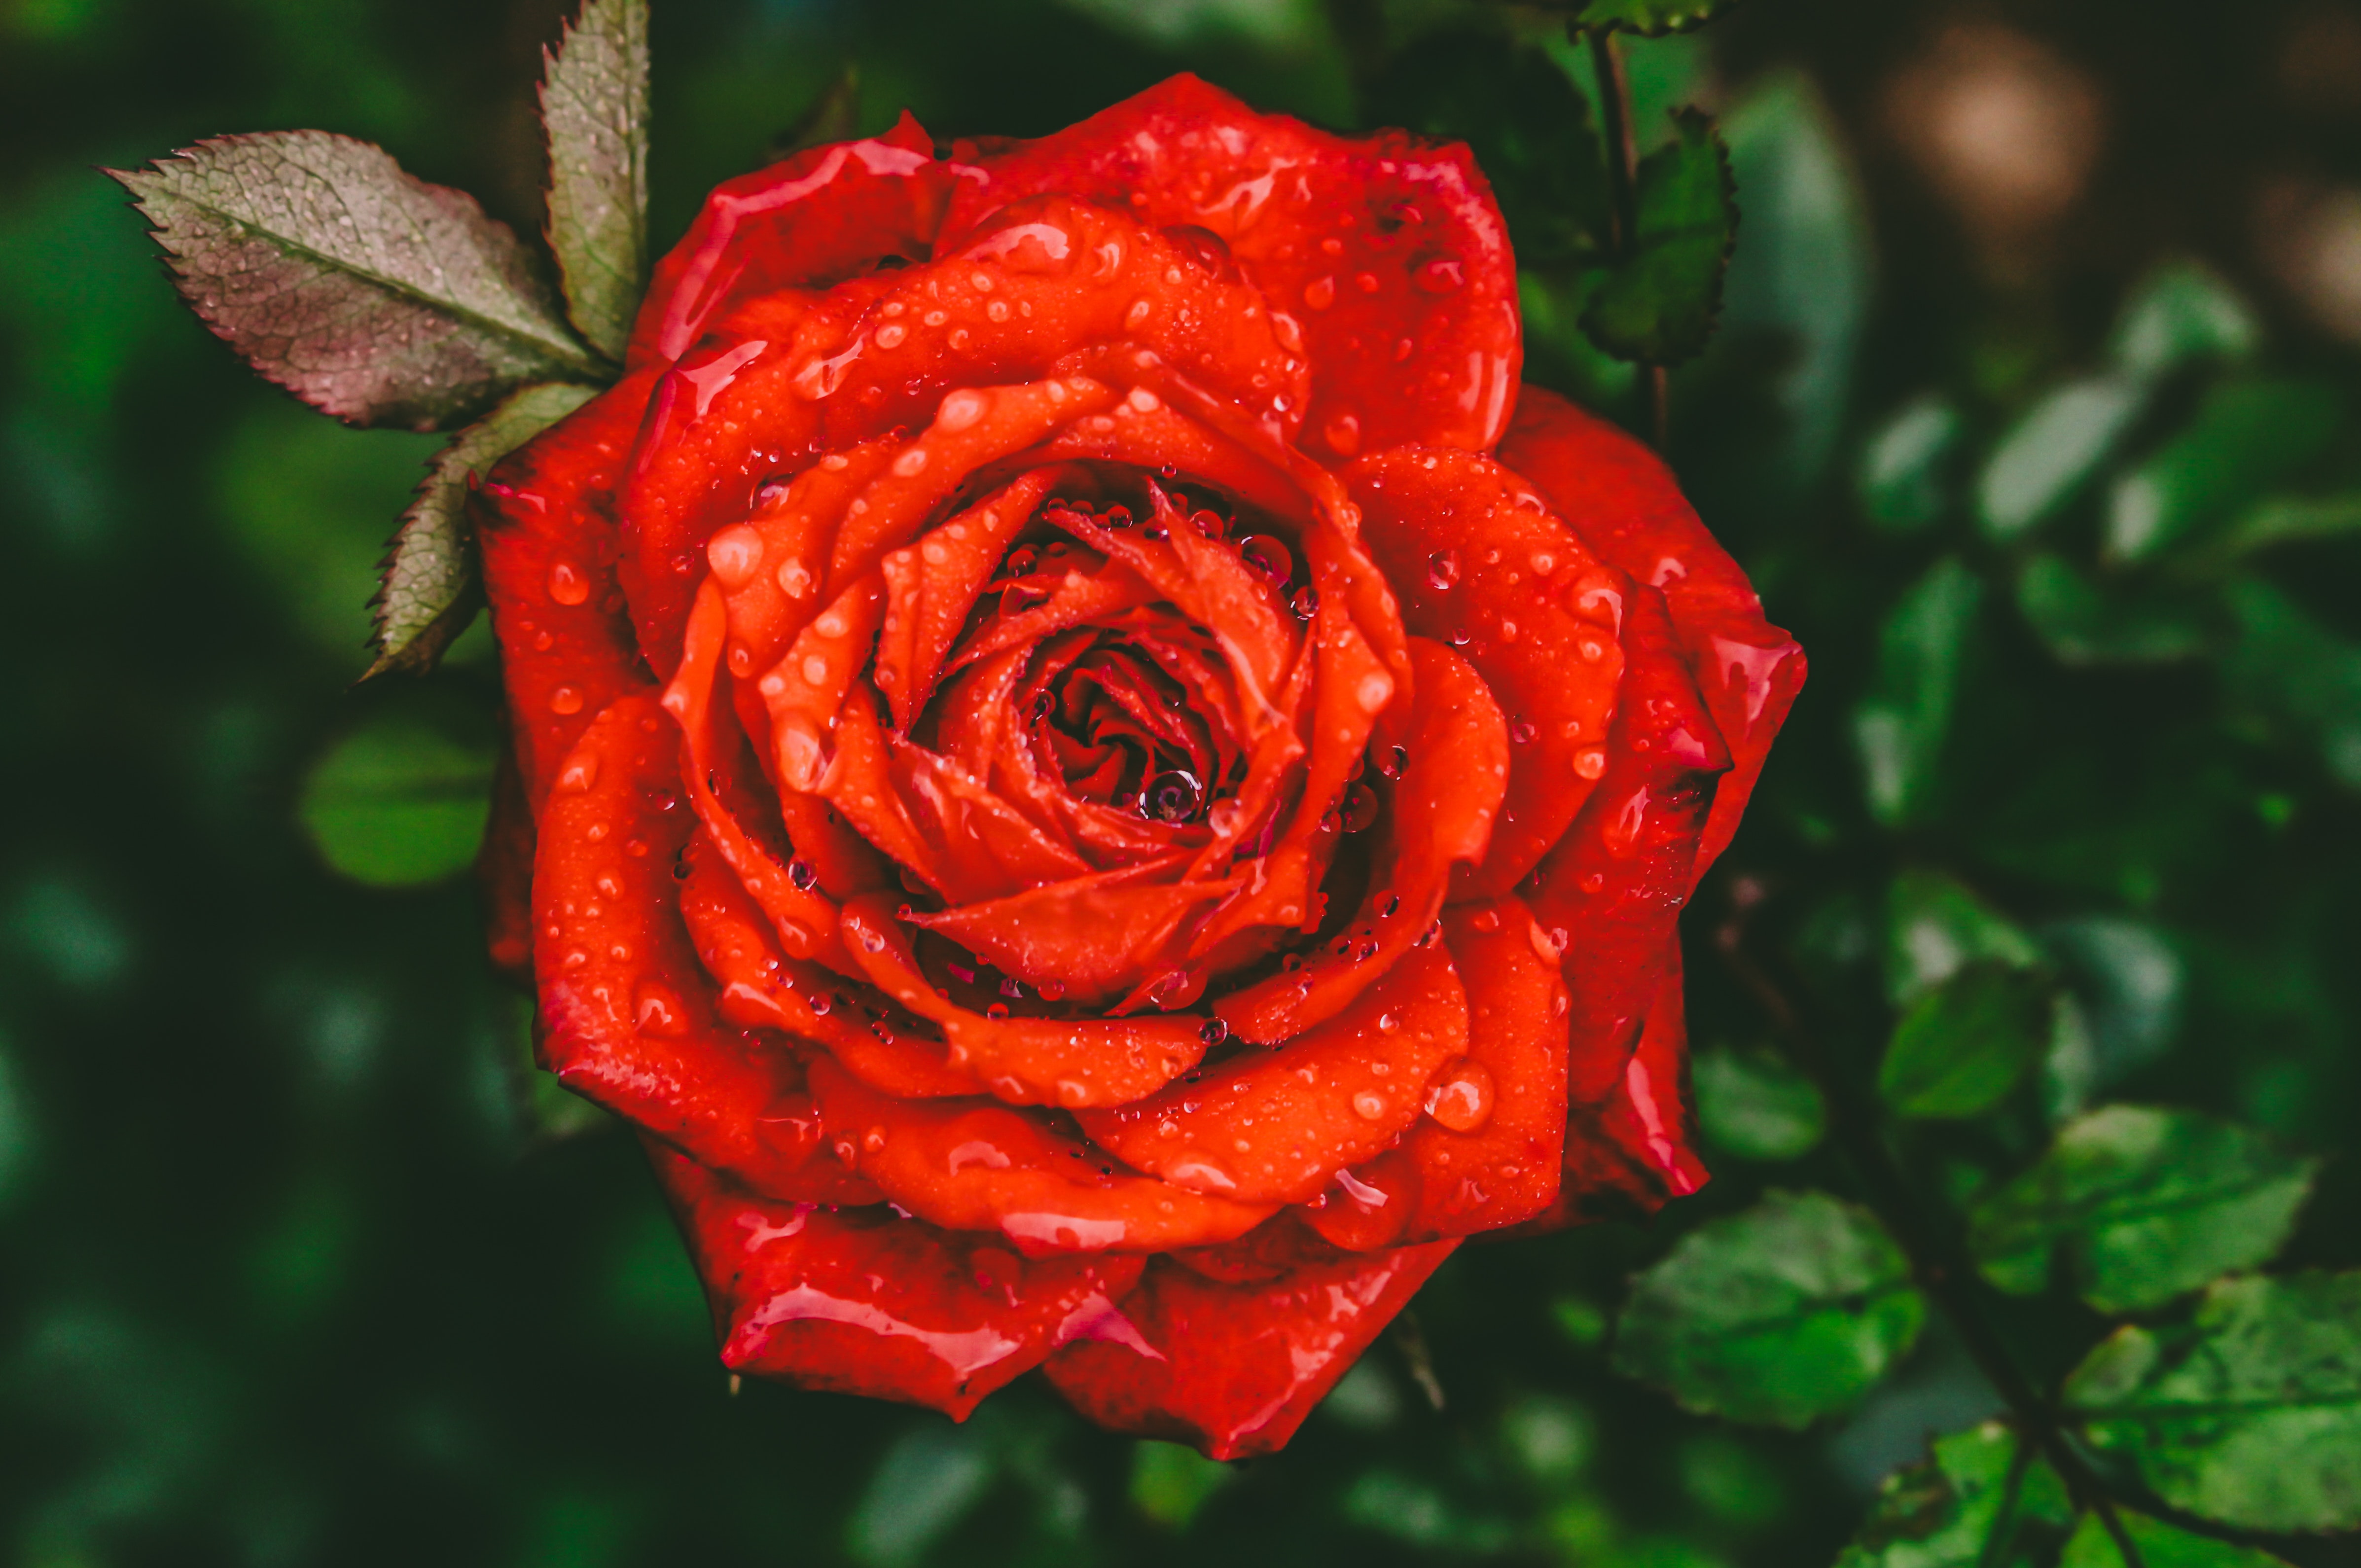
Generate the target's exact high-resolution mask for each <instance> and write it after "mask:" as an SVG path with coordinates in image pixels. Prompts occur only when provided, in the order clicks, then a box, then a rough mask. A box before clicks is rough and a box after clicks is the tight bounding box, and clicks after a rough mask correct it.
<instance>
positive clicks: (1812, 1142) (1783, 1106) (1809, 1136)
mask: <svg viewBox="0 0 2361 1568" xmlns="http://www.w3.org/2000/svg"><path fill="white" fill-rule="evenodd" d="M1691 1072H1692V1075H1693V1081H1694V1083H1695V1085H1696V1090H1697V1125H1698V1127H1699V1128H1700V1129H1701V1130H1702V1131H1703V1132H1704V1134H1705V1135H1706V1138H1707V1140H1708V1142H1710V1143H1712V1144H1713V1145H1714V1146H1715V1147H1717V1148H1721V1149H1726V1150H1728V1151H1729V1152H1730V1153H1731V1154H1734V1155H1736V1156H1738V1157H1740V1158H1741V1159H1763V1160H1774V1159H1795V1158H1797V1157H1801V1156H1803V1155H1806V1154H1809V1153H1810V1152H1811V1151H1812V1149H1813V1148H1814V1147H1815V1146H1817V1145H1818V1143H1819V1141H1820V1135H1822V1134H1823V1133H1825V1132H1826V1131H1827V1130H1828V1105H1827V1103H1826V1102H1824V1101H1823V1100H1822V1099H1821V1098H1820V1091H1819V1090H1818V1088H1817V1086H1815V1085H1814V1084H1813V1082H1812V1080H1810V1079H1808V1078H1806V1077H1805V1076H1804V1075H1803V1074H1802V1073H1800V1072H1797V1071H1796V1070H1795V1069H1794V1068H1792V1067H1790V1066H1788V1065H1787V1063H1786V1062H1785V1061H1784V1060H1783V1059H1781V1058H1779V1057H1778V1056H1776V1055H1774V1054H1773V1053H1772V1052H1769V1051H1760V1050H1750V1051H1737V1050H1730V1049H1728V1048H1724V1049H1721V1050H1712V1051H1706V1052H1703V1053H1701V1054H1700V1055H1699V1056H1698V1057H1697V1059H1696V1061H1695V1062H1694V1063H1693V1064H1692V1067H1691Z"/></svg>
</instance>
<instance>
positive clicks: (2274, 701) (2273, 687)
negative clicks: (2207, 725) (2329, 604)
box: [2222, 577, 2361, 789]
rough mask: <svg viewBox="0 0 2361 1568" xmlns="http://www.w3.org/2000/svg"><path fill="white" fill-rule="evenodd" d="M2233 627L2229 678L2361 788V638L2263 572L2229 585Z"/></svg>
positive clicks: (2226, 666) (2226, 665)
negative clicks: (2341, 631)
mask: <svg viewBox="0 0 2361 1568" xmlns="http://www.w3.org/2000/svg"><path fill="white" fill-rule="evenodd" d="M2224 597H2225V598H2227V599H2228V601H2229V609H2230V615H2231V617H2232V619H2233V620H2234V621H2235V625H2236V628H2237V630H2236V632H2235V636H2234V637H2233V639H2232V641H2231V643H2230V646H2229V648H2228V650H2227V651H2226V652H2225V653H2224V658H2223V661H2222V666H2223V667H2222V674H2223V679H2224V684H2225V685H2227V686H2228V687H2229V688H2230V690H2231V691H2232V692H2233V693H2234V694H2235V695H2236V696H2238V697H2239V698H2241V699H2242V700H2243V701H2245V702H2246V703H2247V704H2249V705H2250V706H2252V707H2254V708H2256V709H2257V710H2258V711H2260V712H2261V713H2263V714H2265V715H2267V716H2268V718H2271V719H2272V720H2274V721H2276V722H2278V723H2279V724H2282V725H2284V726H2285V727H2286V728H2287V729H2290V731H2292V732H2293V733H2294V734H2295V735H2297V736H2298V737H2300V738H2301V740H2303V741H2304V742H2305V743H2306V744H2307V745H2308V746H2309V747H2310V748H2312V749H2313V750H2315V751H2317V752H2318V753H2319V755H2320V758H2321V760H2322V761H2323V762H2325V763H2326V764H2327V765H2328V771H2329V772H2330V773H2332V774H2334V776H2335V778H2336V779H2337V781H2338V782H2339V783H2341V784H2344V785H2345V787H2346V788H2348V789H2361V645H2356V644H2355V643H2354V642H2352V641H2348V640H2347V639H2345V638H2344V637H2341V636H2339V635H2337V634H2336V632H2334V630H2331V629H2330V628H2328V627H2327V626H2325V625H2323V624H2322V623H2321V621H2320V620H2317V619H2316V618H2314V617H2313V616H2312V614H2310V613H2309V612H2308V611H2306V610H2305V609H2303V608H2302V607H2301V605H2299V604H2297V603H2296V601H2295V600H2294V599H2293V598H2290V597H2289V596H2288V595H2287V594H2286V593H2285V592H2283V591H2281V590H2280V589H2279V588H2278V587H2275V586H2273V585H2272V584H2270V583H2268V582H2264V581H2262V580H2260V579H2259V578H2252V577H2249V578H2244V579H2241V580H2237V581H2234V582H2233V583H2231V584H2230V585H2229V588H2228V591H2227V593H2226V594H2225V596H2224Z"/></svg>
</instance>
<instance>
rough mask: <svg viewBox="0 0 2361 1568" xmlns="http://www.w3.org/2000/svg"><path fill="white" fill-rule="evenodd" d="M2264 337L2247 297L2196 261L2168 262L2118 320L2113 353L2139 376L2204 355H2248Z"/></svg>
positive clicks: (2135, 294) (2110, 353)
mask: <svg viewBox="0 0 2361 1568" xmlns="http://www.w3.org/2000/svg"><path fill="white" fill-rule="evenodd" d="M2261 341H2262V328H2261V327H2260V325H2259V324H2257V322H2256V320H2255V313H2254V312H2253V311H2252V310H2250V309H2249V308H2248V307H2247V305H2246V301H2244V300H2242V299H2240V298H2239V297H2238V296H2237V294H2236V293H2235V291H2233V290H2232V289H2231V288H2230V286H2229V285H2228V284H2227V283H2224V281H2223V280H2221V279H2220V277H2218V276H2217V275H2215V274H2214V272H2213V270H2212V269H2209V268H2207V267H2204V266H2202V265H2201V264H2200V263H2197V262H2194V261H2185V260H2183V261H2168V262H2166V263H2165V264H2164V265H2162V266H2161V267H2158V269H2156V270H2155V271H2153V272H2151V273H2149V274H2148V275H2147V277H2146V278H2144V279H2142V280H2140V282H2139V285H2138V286H2137V287H2136V289H2134V290H2133V291H2132V294H2131V297H2130V298H2129V299H2128V300H2127V301H2125V304H2124V308H2123V313H2122V314H2121V315H2119V316H2118V317H2117V318H2116V320H2115V330H2114V336H2113V338H2112V339H2111V340H2110V342H2109V343H2108V345H2107V356H2108V357H2109V358H2111V359H2113V360H2114V362H2115V363H2116V364H2117V365H2119V366H2121V367H2123V368H2124V369H2125V370H2127V371H2129V372H2131V373H2132V374H2133V375H2136V376H2161V375H2164V374H2165V373H2167V372H2169V371H2171V370H2177V369H2179V368H2180V367H2181V366H2183V365H2186V364H2189V363H2191V362H2192V361H2195V360H2200V359H2243V358H2245V357H2246V356H2247V355H2249V354H2252V353H2253V352H2254V351H2255V348H2256V345H2257V344H2259V343H2260V342H2261Z"/></svg>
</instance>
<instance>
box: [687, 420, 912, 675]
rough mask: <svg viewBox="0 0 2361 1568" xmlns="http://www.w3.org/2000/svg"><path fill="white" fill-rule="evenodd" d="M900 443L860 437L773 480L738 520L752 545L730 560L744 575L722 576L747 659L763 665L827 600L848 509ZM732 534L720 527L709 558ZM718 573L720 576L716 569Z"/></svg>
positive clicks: (736, 638) (735, 637)
mask: <svg viewBox="0 0 2361 1568" xmlns="http://www.w3.org/2000/svg"><path fill="white" fill-rule="evenodd" d="M901 449H902V443H901V442H900V441H898V440H895V439H893V438H890V437H888V438H882V439H880V440H876V441H870V442H864V443H862V444H861V445H859V446H856V447H854V448H852V449H851V451H849V452H833V453H830V454H829V455H827V456H825V457H822V458H821V459H820V460H819V461H818V463H815V464H813V465H812V466H810V467H808V468H807V469H805V470H804V471H803V472H802V473H800V474H797V475H796V477H794V478H793V479H792V480H789V481H787V482H786V484H785V486H784V487H780V486H778V485H777V482H776V481H772V485H771V488H770V489H769V490H768V493H769V494H770V496H771V497H772V499H770V500H769V501H768V502H767V503H765V504H764V505H763V506H762V507H761V508H760V510H757V511H756V512H755V513H754V515H753V516H752V517H751V518H750V519H748V520H747V521H746V522H745V523H744V524H743V526H745V527H747V528H750V529H752V531H753V534H754V538H753V543H754V544H755V545H756V546H757V548H754V549H752V550H748V549H745V548H744V547H743V544H742V543H741V544H740V545H739V546H738V547H737V549H738V554H736V555H735V556H734V558H733V559H732V561H731V565H732V569H733V572H735V573H737V574H739V575H740V577H741V580H740V581H738V582H735V583H732V582H729V581H727V580H724V581H723V582H722V584H721V588H722V592H723V593H724V594H725V595H726V596H727V597H728V598H729V601H730V639H731V641H733V642H735V643H736V644H737V645H739V646H741V647H743V648H744V649H745V650H746V660H747V663H750V664H751V665H752V666H753V667H754V668H756V669H768V668H770V667H771V666H772V665H773V664H774V663H778V661H779V659H780V657H781V656H782V655H783V654H785V652H786V651H787V647H788V645H789V644H790V643H791V642H793V641H794V640H795V637H796V633H797V632H799V631H801V630H803V629H804V628H805V627H806V626H807V625H809V624H810V622H811V620H812V618H813V617H814V616H816V615H818V613H819V611H820V608H821V606H823V605H825V604H827V603H828V602H829V601H828V599H827V598H826V597H825V596H823V594H822V592H821V590H822V589H823V588H825V587H827V586H828V564H829V554H830V552H832V551H833V550H834V549H835V548H836V531H837V529H838V527H839V526H840V524H841V523H842V522H843V521H844V510H845V508H846V507H848V506H850V505H851V503H852V500H853V498H854V497H856V496H858V495H859V494H860V493H861V492H862V490H863V489H865V488H867V487H868V485H869V483H870V481H871V480H873V479H874V478H876V477H877V476H878V475H880V474H882V473H884V471H885V465H886V464H888V463H890V462H892V461H893V460H894V456H895V454H896V453H898V452H899V451H901ZM729 532H730V530H729V529H723V530H722V531H721V532H719V533H718V534H716V535H715V536H714V538H713V540H712V541H711V542H709V543H708V545H707V547H706V554H707V558H708V563H710V560H711V558H712V555H713V553H714V551H715V550H716V549H718V548H719V547H720V546H721V545H722V543H723V540H724V537H725V536H726V535H728V534H729ZM716 576H719V574H718V573H717V574H716Z"/></svg>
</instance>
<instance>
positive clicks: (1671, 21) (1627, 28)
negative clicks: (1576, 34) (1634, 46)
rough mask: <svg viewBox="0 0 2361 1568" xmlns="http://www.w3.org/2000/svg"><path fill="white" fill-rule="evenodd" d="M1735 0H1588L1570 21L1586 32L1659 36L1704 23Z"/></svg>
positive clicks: (1646, 36) (1645, 36) (1736, 1)
mask: <svg viewBox="0 0 2361 1568" xmlns="http://www.w3.org/2000/svg"><path fill="white" fill-rule="evenodd" d="M1737 3H1738V0H1590V4H1588V5H1582V6H1580V7H1578V14H1577V15H1576V16H1575V18H1574V21H1573V25H1574V26H1575V27H1579V28H1581V29H1582V30H1583V31H1584V32H1587V33H1637V34H1638V35H1639V36H1640V37H1642V38H1663V37H1664V35H1665V34H1666V33H1686V32H1689V31H1692V30H1694V29H1696V28H1697V27H1704V26H1705V25H1706V24H1707V23H1708V22H1710V21H1712V20H1713V19H1714V18H1715V17H1716V16H1720V15H1721V14H1722V13H1723V12H1725V11H1728V10H1729V9H1730V7H1731V6H1732V5H1736V4H1737Z"/></svg>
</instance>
